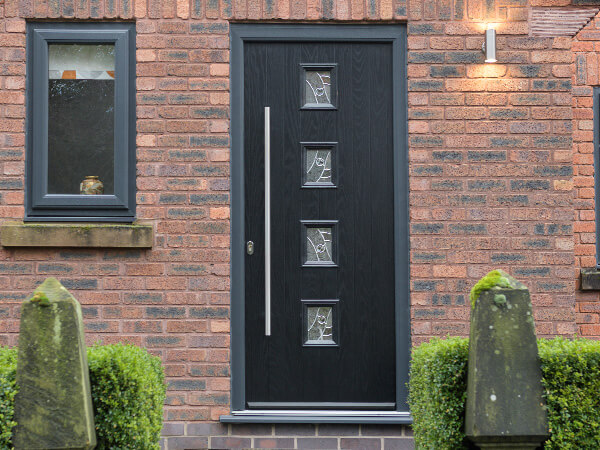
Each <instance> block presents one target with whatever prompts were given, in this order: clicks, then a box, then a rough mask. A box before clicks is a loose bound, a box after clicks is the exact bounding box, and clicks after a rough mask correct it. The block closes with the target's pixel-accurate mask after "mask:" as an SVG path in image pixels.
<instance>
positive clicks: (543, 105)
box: [408, 0, 576, 342]
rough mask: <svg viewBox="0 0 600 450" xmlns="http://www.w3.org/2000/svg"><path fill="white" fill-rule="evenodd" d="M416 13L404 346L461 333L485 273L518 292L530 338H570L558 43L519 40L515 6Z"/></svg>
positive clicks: (567, 168) (568, 206)
mask: <svg viewBox="0 0 600 450" xmlns="http://www.w3.org/2000/svg"><path fill="white" fill-rule="evenodd" d="M459 3H460V4H461V5H462V8H457V5H458V4H459ZM426 4H427V3H426V2H415V3H414V5H413V4H411V3H410V2H409V11H408V33H409V38H408V43H409V55H408V60H409V65H408V74H409V97H408V99H409V133H410V135H409V145H410V161H411V169H410V174H411V179H410V187H411V202H410V204H411V207H410V215H411V221H412V223H411V233H412V236H411V246H412V252H411V262H412V266H411V274H412V298H411V300H412V304H413V308H412V316H413V323H412V324H413V327H412V329H413V339H414V341H415V342H419V341H421V340H423V339H427V338H429V337H430V336H432V335H445V334H448V333H449V334H466V333H468V318H469V307H468V306H465V304H467V303H468V289H469V288H470V287H471V286H472V285H473V283H474V282H475V281H476V280H477V279H478V278H480V277H481V276H482V275H484V274H485V273H486V272H487V271H488V270H490V269H492V268H496V267H500V268H504V269H505V270H507V271H508V272H510V273H512V274H513V275H514V276H515V277H517V278H518V279H521V280H523V282H525V283H526V284H527V285H528V286H529V288H530V290H531V292H532V297H533V304H534V313H535V318H536V321H537V323H536V325H537V330H538V333H539V334H541V335H552V334H572V333H574V332H575V331H576V328H575V313H574V289H575V274H574V269H573V219H572V218H573V191H572V188H573V179H572V155H571V140H572V132H571V117H572V110H571V74H572V71H571V70H572V68H571V60H572V54H571V52H570V46H571V39H570V38H568V37H558V38H536V37H529V36H528V32H529V30H528V23H527V18H528V8H527V7H526V3H525V2H513V1H505V2H503V1H500V0H499V1H497V2H454V11H453V15H452V14H448V11H447V10H445V9H443V8H438V9H437V10H435V9H433V8H429V9H428V8H426ZM417 6H422V7H417ZM438 6H439V5H438ZM451 18H454V19H455V20H449V19H451ZM458 18H462V20H460V21H459V20H456V19H458ZM486 22H488V23H494V24H496V29H497V31H498V40H497V44H498V61H499V62H498V64H483V58H482V55H481V51H480V49H481V45H482V42H483V30H484V29H485V23H486Z"/></svg>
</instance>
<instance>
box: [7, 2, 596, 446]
mask: <svg viewBox="0 0 600 450" xmlns="http://www.w3.org/2000/svg"><path fill="white" fill-rule="evenodd" d="M569 3H570V2H569V1H562V0H530V1H529V5H528V2H527V1H525V0H405V1H403V0H395V1H393V0H306V1H301V0H299V1H296V0H294V1H290V0H278V1H274V0H264V1H256V0H247V1H243V0H241V1H238V0H233V1H229V0H177V1H175V0H121V1H116V0H106V1H100V0H77V1H74V0H37V1H33V0H21V1H15V0H10V1H8V0H5V2H4V3H3V2H2V0H0V18H2V20H1V21H0V218H4V219H21V218H22V217H23V173H24V117H25V108H24V101H25V92H24V88H25V50H24V49H25V19H26V18H27V19H34V18H38V19H48V18H50V19H55V20H74V19H81V20H83V19H90V18H92V19H110V20H113V19H119V20H121V19H127V20H135V22H136V28H137V47H138V50H137V69H136V70H137V76H138V78H137V105H138V106H137V119H138V120H137V133H138V134H137V159H138V164H137V172H138V174H137V176H138V178H137V188H138V194H137V203H138V217H139V219H140V220H142V221H144V222H148V223H152V224H153V226H154V229H155V236H156V237H155V245H154V248H153V249H152V250H148V251H145V250H133V251H124V250H98V249H79V250H78V249H58V250H55V249H43V248H41V249H34V250H8V249H1V250H0V343H1V344H9V345H15V344H16V338H17V334H16V333H17V331H18V321H17V320H18V308H19V303H20V302H21V301H22V300H23V299H24V298H26V296H27V294H28V293H30V292H31V291H32V290H33V289H34V287H35V286H36V284H37V283H39V282H40V281H41V280H42V279H44V278H45V277H47V276H56V277H58V278H59V279H61V281H63V283H64V284H65V286H67V287H68V288H69V289H70V290H71V291H72V292H73V293H74V294H75V296H76V297H77V298H78V299H79V300H80V302H81V303H82V305H83V307H84V314H85V319H86V326H87V337H88V340H89V342H95V341H98V340H102V341H103V342H116V341H129V342H133V343H136V344H138V345H143V346H145V347H148V348H150V349H151V350H152V351H153V352H154V353H156V354H159V355H160V356H161V357H162V358H163V361H164V364H165V369H166V371H167V374H168V376H169V379H170V382H171V383H172V385H171V389H170V390H169V398H168V405H167V409H166V419H167V420H168V421H169V422H171V423H173V424H175V425H177V424H183V423H184V422H190V421H215V420H217V419H218V417H219V415H221V414H224V413H227V412H228V411H229V359H230V354H229V277H228V275H229V229H230V228H229V137H228V135H229V95H228V92H229V81H228V74H229V36H228V31H229V25H228V23H229V20H271V19H276V20H288V19H289V20H293V21H302V20H314V21H322V22H327V21H330V20H333V19H335V20H343V21H408V46H409V52H408V77H409V80H408V89H409V92H408V94H407V95H408V97H407V99H408V115H409V124H408V125H409V158H410V190H411V193H410V219H411V227H410V230H411V247H412V250H411V302H412V310H411V314H412V333H413V343H418V342H421V341H423V340H426V339H429V338H430V337H431V336H440V335H446V334H459V335H465V334H467V333H468V317H469V306H468V303H469V302H468V290H469V289H470V287H471V286H472V285H473V284H474V283H475V281H476V280H477V279H478V278H480V277H481V276H482V275H483V274H485V273H486V272H487V271H488V270H491V269H492V268H498V267H500V268H503V269H505V270H507V271H509V272H510V273H512V274H513V275H514V276H515V277H517V278H519V279H521V280H522V281H524V282H525V283H526V284H527V285H528V286H529V288H530V289H531V292H532V294H533V303H534V310H535V318H536V321H537V329H538V332H539V334H541V335H554V334H564V335H571V334H573V333H575V332H579V333H582V334H585V335H589V336H596V337H597V336H600V326H599V325H598V321H599V317H598V314H597V312H598V311H600V308H599V307H598V304H599V303H598V300H599V299H598V296H597V295H596V294H586V295H582V294H577V298H578V300H579V302H578V305H577V308H576V305H575V297H576V286H575V280H576V275H577V273H576V268H577V267H586V266H592V265H593V264H594V258H593V251H594V250H593V243H594V226H593V204H592V200H593V184H590V183H593V172H592V170H593V168H592V165H591V164H592V153H591V152H592V144H591V139H592V138H591V136H592V134H591V128H590V127H591V116H590V114H591V89H590V87H589V86H591V85H593V84H598V79H597V78H598V73H597V67H598V65H597V64H598V63H597V62H596V61H597V60H596V55H595V53H594V52H595V50H596V48H595V46H598V44H595V43H594V41H593V39H592V38H586V37H585V33H586V32H587V30H590V32H592V33H593V30H594V27H595V26H596V24H592V25H590V26H588V28H586V30H584V32H582V33H580V35H579V36H578V38H577V39H575V40H573V39H572V38H570V37H557V38H540V37H530V36H529V27H528V23H527V18H528V14H529V6H564V5H565V4H569ZM487 23H493V24H496V28H497V30H498V60H499V63H498V64H491V65H490V64H483V55H482V53H481V50H480V49H481V44H482V41H483V31H484V29H485V27H486V24H487ZM590 36H591V35H590ZM590 39H592V40H590ZM572 47H573V48H572ZM576 61H585V62H586V64H587V65H586V66H585V67H586V68H585V70H583V69H581V66H582V64H583V63H576ZM584 73H585V77H584V78H585V79H583V78H582V76H583V75H582V74H584ZM574 263H575V264H574ZM577 324H580V326H579V327H577ZM175 428H177V429H179V428H178V427H175ZM340 445H341V444H340Z"/></svg>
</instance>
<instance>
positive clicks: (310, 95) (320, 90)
mask: <svg viewBox="0 0 600 450" xmlns="http://www.w3.org/2000/svg"><path fill="white" fill-rule="evenodd" d="M305 74H306V78H305V81H306V87H305V93H304V95H305V97H304V100H305V103H306V104H307V105H311V104H313V105H314V104H317V105H319V104H324V105H331V103H332V99H331V70H307V71H306V72H305Z"/></svg>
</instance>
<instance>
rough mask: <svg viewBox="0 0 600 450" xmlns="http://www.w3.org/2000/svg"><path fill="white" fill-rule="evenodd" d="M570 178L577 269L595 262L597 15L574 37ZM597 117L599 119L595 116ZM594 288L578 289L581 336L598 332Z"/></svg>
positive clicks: (599, 25) (598, 306)
mask: <svg viewBox="0 0 600 450" xmlns="http://www.w3.org/2000/svg"><path fill="white" fill-rule="evenodd" d="M572 50H573V66H572V80H573V171H574V174H573V175H574V176H573V181H574V190H575V198H576V202H575V222H574V224H573V227H574V249H575V266H576V267H577V269H580V268H589V267H595V265H596V247H595V243H596V223H595V212H594V166H593V164H594V154H593V152H594V151H595V149H594V116H593V109H592V108H593V104H594V100H593V97H592V94H593V88H592V87H593V86H598V85H600V77H599V73H598V69H599V62H600V59H599V58H598V53H597V52H598V51H599V50H600V19H598V18H597V17H596V18H595V19H594V20H593V21H592V22H590V23H589V24H588V25H587V26H586V27H585V28H584V29H583V30H581V31H580V32H579V33H578V34H577V36H575V38H574V39H573V47H572ZM596 120H598V119H597V118H596ZM599 300H600V298H599V297H598V293H597V292H581V291H578V292H577V309H576V314H577V324H578V332H579V334H580V335H582V336H594V337H597V336H600V302H599Z"/></svg>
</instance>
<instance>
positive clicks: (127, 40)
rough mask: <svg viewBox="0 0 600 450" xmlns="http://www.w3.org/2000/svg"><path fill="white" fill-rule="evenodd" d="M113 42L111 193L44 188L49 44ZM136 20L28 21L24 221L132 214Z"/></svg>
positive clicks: (128, 217)
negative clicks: (72, 192)
mask: <svg viewBox="0 0 600 450" xmlns="http://www.w3.org/2000/svg"><path fill="white" fill-rule="evenodd" d="M88 42H89V43H91V42H94V43H112V44H114V45H115V54H116V57H115V71H116V77H115V147H114V148H115V154H114V157H115V164H114V170H115V188H114V195H66V194H48V192H47V185H48V182H47V180H48V44H49V43H88ZM135 118H136V112H135V24H133V23H34V22H32V23H28V24H27V142H26V144H27V145H26V147H27V153H26V159H27V161H26V173H25V181H26V183H25V186H26V187H25V189H26V191H25V220H26V221H74V222H91V221H95V222H132V221H133V220H134V219H135V148H136V147H135V145H136V144H135Z"/></svg>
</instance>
